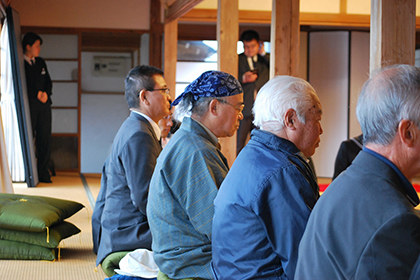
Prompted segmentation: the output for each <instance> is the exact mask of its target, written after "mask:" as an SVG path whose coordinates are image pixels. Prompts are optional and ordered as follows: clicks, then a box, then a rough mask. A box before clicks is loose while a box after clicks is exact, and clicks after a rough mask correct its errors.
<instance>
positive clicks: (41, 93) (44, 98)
mask: <svg viewBox="0 0 420 280" xmlns="http://www.w3.org/2000/svg"><path fill="white" fill-rule="evenodd" d="M38 100H39V101H41V102H42V103H45V102H47V101H48V94H47V93H46V92H45V91H38Z"/></svg>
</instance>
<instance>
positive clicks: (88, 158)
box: [80, 52, 132, 173]
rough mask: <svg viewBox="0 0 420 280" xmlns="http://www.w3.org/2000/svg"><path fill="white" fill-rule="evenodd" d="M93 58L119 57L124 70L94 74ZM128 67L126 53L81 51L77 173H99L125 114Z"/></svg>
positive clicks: (129, 58) (128, 54)
mask: <svg viewBox="0 0 420 280" xmlns="http://www.w3.org/2000/svg"><path fill="white" fill-rule="evenodd" d="M95 57H119V58H122V59H123V60H124V61H125V62H126V63H125V69H124V70H123V71H121V72H120V73H119V74H117V75H114V74H113V75H112V76H96V75H95V74H94V58H95ZM131 68H132V56H131V54H130V53H105V52H82V98H81V144H80V149H81V150H80V153H81V156H80V157H81V163H80V172H82V173H100V172H101V170H102V165H103V163H104V161H105V159H106V158H107V156H108V155H109V153H110V151H111V147H112V142H113V140H114V137H115V134H116V133H117V131H118V129H119V127H120V126H121V124H122V123H123V121H124V120H125V119H126V118H127V116H128V115H129V109H128V105H127V102H126V101H125V97H124V79H125V77H126V76H127V74H128V72H129V71H130V69H131Z"/></svg>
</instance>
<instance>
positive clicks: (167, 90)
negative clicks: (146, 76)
mask: <svg viewBox="0 0 420 280" xmlns="http://www.w3.org/2000/svg"><path fill="white" fill-rule="evenodd" d="M146 90H147V91H163V92H164V93H165V94H169V92H170V89H169V88H152V89H146Z"/></svg>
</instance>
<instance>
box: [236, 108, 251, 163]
mask: <svg viewBox="0 0 420 280" xmlns="http://www.w3.org/2000/svg"><path fill="white" fill-rule="evenodd" d="M253 120H254V117H253V116H247V117H244V119H243V120H241V121H240V123H239V129H238V131H237V136H236V155H238V154H239V152H240V151H241V150H242V148H243V147H245V142H246V139H247V137H248V133H250V132H251V130H253V129H254V127H255V126H254V124H253V123H252V121H253Z"/></svg>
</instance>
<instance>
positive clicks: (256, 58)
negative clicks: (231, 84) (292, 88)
mask: <svg viewBox="0 0 420 280" xmlns="http://www.w3.org/2000/svg"><path fill="white" fill-rule="evenodd" d="M241 41H242V42H243V44H244V52H243V53H241V54H240V55H239V57H238V80H239V81H240V83H241V85H242V88H243V90H244V104H245V107H244V110H243V115H244V118H243V120H242V121H241V122H240V126H239V129H238V135H237V141H236V154H239V152H240V151H241V150H242V148H243V147H244V146H245V142H246V139H247V137H248V133H250V132H251V130H252V129H253V125H252V121H253V119H254V118H253V116H252V106H253V105H254V100H255V96H256V95H257V92H258V91H259V90H260V88H261V87H262V86H263V85H264V84H265V83H266V82H267V81H268V78H269V61H270V59H269V57H268V55H267V54H266V53H265V51H264V44H263V43H262V42H260V36H259V34H258V33H257V32H256V31H255V30H246V31H244V32H243V33H242V35H241Z"/></svg>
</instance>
